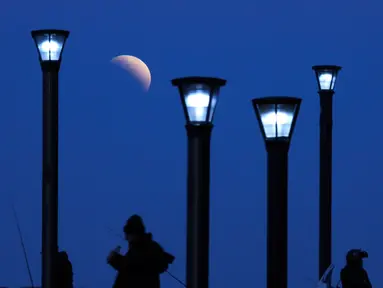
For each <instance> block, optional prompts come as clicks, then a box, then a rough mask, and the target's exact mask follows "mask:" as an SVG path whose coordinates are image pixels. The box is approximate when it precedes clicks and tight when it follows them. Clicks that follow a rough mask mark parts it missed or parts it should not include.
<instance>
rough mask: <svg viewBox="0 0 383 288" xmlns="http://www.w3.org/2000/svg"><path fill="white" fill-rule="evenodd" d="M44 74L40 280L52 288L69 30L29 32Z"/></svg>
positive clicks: (55, 271) (55, 272) (53, 285)
mask: <svg viewBox="0 0 383 288" xmlns="http://www.w3.org/2000/svg"><path fill="white" fill-rule="evenodd" d="M31 34H32V38H33V39H34V41H35V44H36V48H37V51H38V54H39V60H40V65H41V69H42V72H43V159H42V162H43V163H42V166H43V177H42V178H43V179H42V261H41V263H42V276H41V277H42V279H41V285H42V287H44V288H55V287H57V283H56V276H55V275H56V274H57V269H56V266H55V263H56V260H55V259H56V255H57V253H58V243H57V242H58V235H57V234H58V100H59V99H58V76H59V75H58V74H59V70H60V65H61V56H62V52H63V49H64V46H65V42H66V39H67V38H68V36H69V32H68V31H63V30H35V31H32V32H31Z"/></svg>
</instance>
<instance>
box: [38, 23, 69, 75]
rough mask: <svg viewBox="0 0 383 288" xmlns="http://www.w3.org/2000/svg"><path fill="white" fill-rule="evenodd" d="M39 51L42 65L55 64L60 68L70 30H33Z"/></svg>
mask: <svg viewBox="0 0 383 288" xmlns="http://www.w3.org/2000/svg"><path fill="white" fill-rule="evenodd" d="M31 34H32V38H33V39H34V40H35V44H36V47H37V50H38V52H39V60H40V62H41V65H47V64H49V65H53V66H58V67H57V68H58V69H59V68H60V63H61V55H62V52H63V50H64V46H65V42H66V40H67V38H68V36H69V31H65V30H34V31H32V32H31Z"/></svg>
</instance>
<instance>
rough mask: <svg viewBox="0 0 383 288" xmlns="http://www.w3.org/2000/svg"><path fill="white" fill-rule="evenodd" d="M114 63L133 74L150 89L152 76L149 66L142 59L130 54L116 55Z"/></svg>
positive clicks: (144, 86) (146, 88)
mask: <svg viewBox="0 0 383 288" xmlns="http://www.w3.org/2000/svg"><path fill="white" fill-rule="evenodd" d="M112 63H114V64H117V65H119V66H120V67H121V68H123V69H125V70H126V71H128V72H129V73H130V74H132V75H133V76H134V77H135V78H136V79H137V80H138V81H139V82H140V83H141V84H142V86H143V88H144V89H145V91H148V90H149V87H150V83H151V81H152V76H151V74H150V70H149V68H148V66H146V64H145V63H144V62H143V61H142V60H141V59H138V58H137V57H134V56H130V55H120V56H117V57H114V58H113V59H112Z"/></svg>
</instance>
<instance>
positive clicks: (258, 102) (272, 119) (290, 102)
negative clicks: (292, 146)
mask: <svg viewBox="0 0 383 288" xmlns="http://www.w3.org/2000/svg"><path fill="white" fill-rule="evenodd" d="M300 104H301V99H299V98H294V97H265V98H258V99H253V106H254V110H255V114H256V116H257V119H258V121H259V125H260V128H261V131H262V135H263V136H264V139H265V141H272V140H286V141H290V139H291V136H292V133H293V130H294V126H295V122H296V119H297V116H298V112H299V108H300Z"/></svg>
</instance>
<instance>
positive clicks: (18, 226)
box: [12, 203, 35, 288]
mask: <svg viewBox="0 0 383 288" xmlns="http://www.w3.org/2000/svg"><path fill="white" fill-rule="evenodd" d="M12 211H13V216H14V217H15V221H16V225H17V230H18V231H19V236H20V242H21V247H23V252H24V258H25V263H26V264H27V269H28V274H29V280H30V281H31V285H32V288H34V287H35V285H34V284H33V278H32V273H31V268H30V266H29V262H28V256H27V250H26V249H25V245H24V240H23V235H22V234H21V229H20V224H19V219H18V217H17V213H16V209H15V206H14V204H13V203H12Z"/></svg>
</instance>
